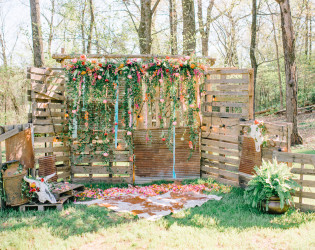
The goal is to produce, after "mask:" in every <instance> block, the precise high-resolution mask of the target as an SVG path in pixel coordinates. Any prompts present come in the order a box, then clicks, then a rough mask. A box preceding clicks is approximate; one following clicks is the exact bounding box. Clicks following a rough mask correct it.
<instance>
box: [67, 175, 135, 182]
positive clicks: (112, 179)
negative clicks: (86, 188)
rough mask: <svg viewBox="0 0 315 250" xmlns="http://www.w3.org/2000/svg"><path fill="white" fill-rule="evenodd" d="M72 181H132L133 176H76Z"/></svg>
mask: <svg viewBox="0 0 315 250" xmlns="http://www.w3.org/2000/svg"><path fill="white" fill-rule="evenodd" d="M72 182H73V183H99V182H103V183H124V182H125V183H131V182H132V178H131V177H113V178H109V177H93V178H90V177H77V176H75V177H74V178H72Z"/></svg>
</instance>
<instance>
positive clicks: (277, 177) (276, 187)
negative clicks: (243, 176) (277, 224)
mask: <svg viewBox="0 0 315 250" xmlns="http://www.w3.org/2000/svg"><path fill="white" fill-rule="evenodd" d="M255 171H256V174H255V175H254V177H253V178H252V179H251V180H250V181H249V182H248V187H247V188H246V191H245V193H244V199H245V202H246V203H247V204H248V205H250V206H252V207H253V208H257V209H261V208H262V202H267V203H268V200H269V198H270V197H272V196H277V197H279V198H280V207H281V208H283V207H284V204H288V205H290V204H291V202H292V203H293V198H292V196H291V193H293V192H294V191H295V190H296V189H297V188H299V187H300V185H298V184H297V183H296V182H295V181H293V180H292V174H291V172H290V169H289V167H288V166H287V165H286V164H284V163H280V164H278V163H277V160H276V159H273V162H270V161H264V160H263V163H262V166H261V167H260V168H258V167H255ZM266 209H267V210H268V206H266Z"/></svg>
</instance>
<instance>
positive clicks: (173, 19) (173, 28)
mask: <svg viewBox="0 0 315 250" xmlns="http://www.w3.org/2000/svg"><path fill="white" fill-rule="evenodd" d="M176 5H177V4H176V0H169V18H170V35H171V39H170V41H171V54H172V55H176V54H178V50H177V11H176Z"/></svg>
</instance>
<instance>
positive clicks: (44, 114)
mask: <svg viewBox="0 0 315 250" xmlns="http://www.w3.org/2000/svg"><path fill="white" fill-rule="evenodd" d="M33 116H36V117H61V118H64V116H65V112H54V111H34V112H33Z"/></svg>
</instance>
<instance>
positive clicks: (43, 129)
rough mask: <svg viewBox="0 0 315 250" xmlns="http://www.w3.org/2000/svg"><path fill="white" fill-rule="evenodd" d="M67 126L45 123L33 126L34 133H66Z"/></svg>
mask: <svg viewBox="0 0 315 250" xmlns="http://www.w3.org/2000/svg"><path fill="white" fill-rule="evenodd" d="M67 131H68V128H67V127H65V126H62V125H55V126H53V125H46V126H40V125H37V126H35V127H34V133H35V134H49V133H66V132H67Z"/></svg>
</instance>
